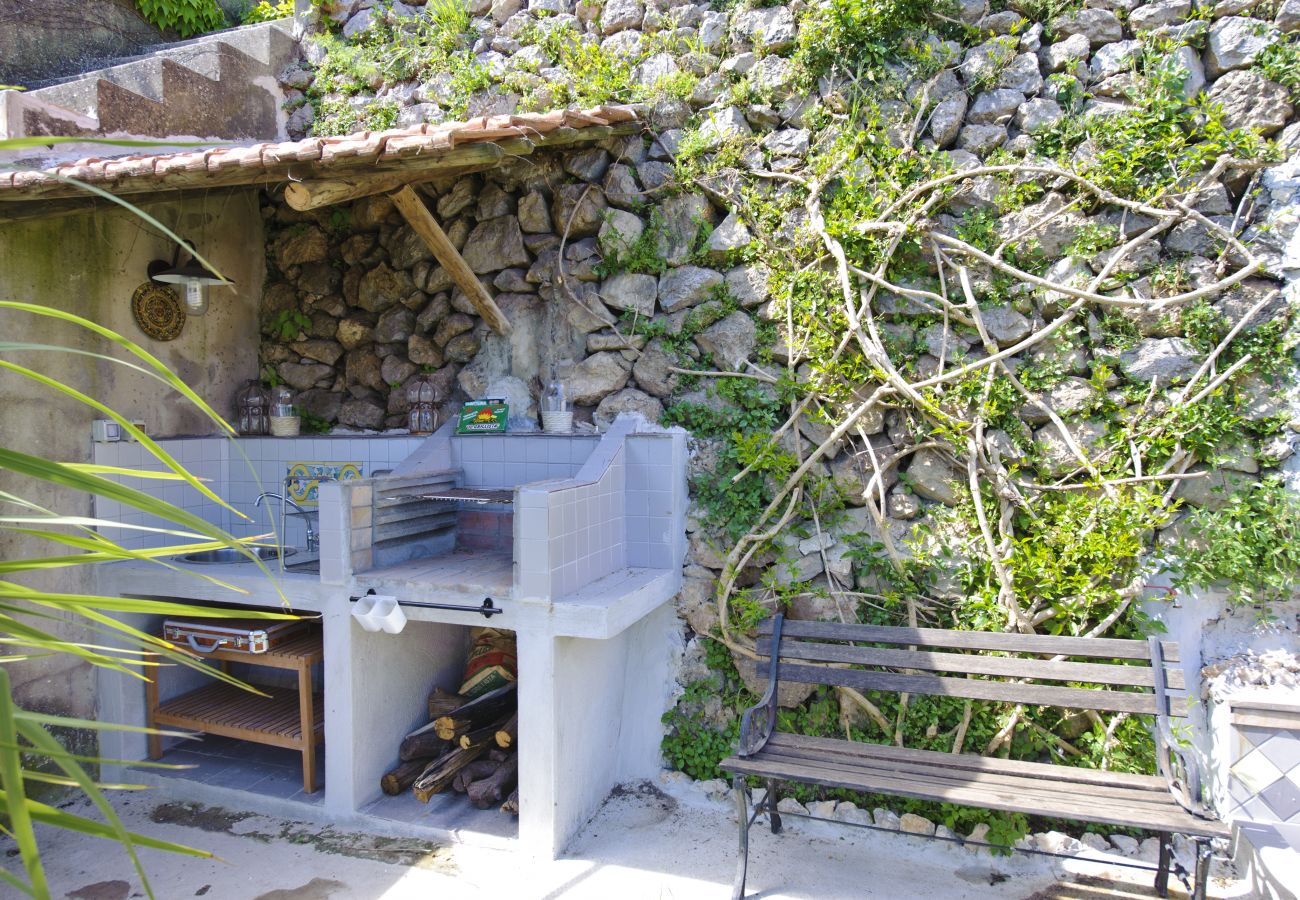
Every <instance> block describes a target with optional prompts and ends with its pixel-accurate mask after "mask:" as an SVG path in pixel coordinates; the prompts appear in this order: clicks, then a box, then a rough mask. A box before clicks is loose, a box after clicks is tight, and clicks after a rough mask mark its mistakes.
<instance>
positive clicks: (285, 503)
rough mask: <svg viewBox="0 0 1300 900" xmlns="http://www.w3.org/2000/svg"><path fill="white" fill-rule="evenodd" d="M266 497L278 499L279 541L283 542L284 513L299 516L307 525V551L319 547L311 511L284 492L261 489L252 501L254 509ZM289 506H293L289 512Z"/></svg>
mask: <svg viewBox="0 0 1300 900" xmlns="http://www.w3.org/2000/svg"><path fill="white" fill-rule="evenodd" d="M268 497H269V498H270V499H272V500H279V501H280V532H281V533H280V542H281V543H283V542H284V517H285V516H286V515H291V516H300V517H301V518H302V520H303V523H304V524H305V525H306V526H307V552H308V553H312V552H315V551H316V550H317V549H319V546H320V543H319V541H318V539H317V535H316V529H314V528H312V525H311V517H312V514H311V512H309V511H308V510H305V509H303V508H302V507H301V506H299V505H298V501H296V500H294V499H293V498H292V497H289V496H287V495H285V494H277V493H275V492H274V491H263V492H262V493H260V494H258V495H257V499H256V500H254V501H253V508H254V509H256V508H258V507H260V506H261V505H262V501H263V500H266V499H267V498H268ZM290 506H292V507H293V512H289V510H288V507H290Z"/></svg>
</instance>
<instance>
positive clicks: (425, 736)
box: [379, 682, 519, 816]
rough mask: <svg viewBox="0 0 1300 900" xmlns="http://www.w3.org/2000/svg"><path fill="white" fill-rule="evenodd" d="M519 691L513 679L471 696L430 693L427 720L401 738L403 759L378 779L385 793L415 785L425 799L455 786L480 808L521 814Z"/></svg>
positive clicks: (427, 800) (417, 794)
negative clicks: (471, 697)
mask: <svg viewBox="0 0 1300 900" xmlns="http://www.w3.org/2000/svg"><path fill="white" fill-rule="evenodd" d="M518 721H519V717H518V712H517V695H516V692H515V685H514V683H513V682H511V683H509V684H506V685H504V686H502V687H499V688H497V689H496V690H493V691H489V692H488V693H486V694H483V695H482V696H479V697H475V698H474V699H472V700H469V699H466V698H465V697H462V696H460V695H458V694H452V693H450V692H448V691H443V690H435V691H434V692H433V693H432V694H430V695H429V723H428V724H427V725H424V726H423V727H421V728H417V729H416V730H415V731H412V732H411V733H410V734H408V735H407V736H406V737H405V738H403V740H402V744H401V747H400V749H399V750H398V757H399V759H400V760H401V762H400V763H399V764H398V766H397V767H396V768H395V769H393V770H392V771H390V772H387V773H385V774H384V776H383V778H381V779H380V781H379V783H380V787H381V788H382V789H383V791H384V793H385V794H389V795H393V796H396V795H397V794H400V793H401V792H402V791H405V790H408V789H409V790H411V791H412V792H413V793H414V794H415V796H416V797H417V798H419V800H420V801H421V802H422V803H428V802H429V798H430V797H432V796H433V795H434V794H438V793H441V792H443V791H445V790H447V789H448V788H451V789H452V790H453V791H456V792H457V793H461V794H465V795H466V796H467V797H469V801H470V802H471V803H473V804H474V805H475V806H476V807H478V808H479V809H489V808H491V807H493V806H500V807H501V809H502V811H503V812H509V813H512V814H513V815H516V816H517V815H519V791H518V790H517V789H515V783H516V781H517V780H518V776H519V756H518V753H517V746H516V745H517V743H518V739H517V733H518Z"/></svg>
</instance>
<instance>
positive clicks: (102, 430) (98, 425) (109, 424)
mask: <svg viewBox="0 0 1300 900" xmlns="http://www.w3.org/2000/svg"><path fill="white" fill-rule="evenodd" d="M90 437H91V440H93V441H97V442H99V443H101V444H107V443H110V442H112V441H120V440H122V426H121V425H118V424H117V423H116V422H114V421H113V420H112V419H96V420H95V421H93V422H91V423H90Z"/></svg>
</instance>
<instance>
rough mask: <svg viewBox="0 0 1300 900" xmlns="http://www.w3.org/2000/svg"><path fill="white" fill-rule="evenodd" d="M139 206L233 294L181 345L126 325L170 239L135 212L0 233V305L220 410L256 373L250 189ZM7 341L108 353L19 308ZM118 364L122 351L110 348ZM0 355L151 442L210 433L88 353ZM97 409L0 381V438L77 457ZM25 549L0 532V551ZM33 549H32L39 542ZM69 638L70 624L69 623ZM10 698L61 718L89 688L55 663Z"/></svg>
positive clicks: (18, 487) (26, 673)
mask: <svg viewBox="0 0 1300 900" xmlns="http://www.w3.org/2000/svg"><path fill="white" fill-rule="evenodd" d="M145 209H146V211H147V212H148V213H149V214H150V215H152V216H154V217H156V218H157V219H158V220H159V221H161V222H163V223H164V224H166V225H167V226H168V227H171V228H173V229H175V230H176V231H177V232H178V233H180V234H181V235H184V236H185V237H186V238H187V239H189V240H192V241H194V242H195V243H196V245H197V246H198V247H199V249H200V251H201V252H203V253H204V255H205V256H207V257H208V258H209V259H210V260H211V261H212V262H213V264H214V265H216V266H217V267H218V268H219V269H220V270H221V271H222V273H223V274H225V275H226V276H227V277H228V278H230V279H233V281H234V282H235V284H236V288H235V289H234V290H229V289H214V290H213V293H212V301H211V309H210V311H209V313H208V315H207V316H204V317H202V318H191V319H189V320H188V321H187V322H186V324H185V328H184V331H183V332H182V334H181V336H180V337H179V338H178V339H177V340H175V341H171V342H167V343H161V342H158V341H154V340H152V339H150V338H149V337H147V336H146V335H145V334H144V333H143V332H142V331H141V330H140V329H139V327H137V325H136V324H135V321H134V318H133V316H132V313H131V295H132V293H133V292H134V290H135V288H136V287H137V286H138V285H140V284H141V283H142V282H144V281H145V280H146V275H145V268H146V266H147V264H148V262H149V261H150V260H151V259H154V258H158V257H163V258H166V259H170V258H171V253H172V247H171V244H170V243H169V241H168V240H167V239H166V238H164V237H163V236H162V235H161V234H159V233H158V232H156V231H155V230H154V229H153V228H152V227H151V226H149V225H147V224H146V223H145V222H143V221H142V220H141V219H140V218H139V217H137V216H135V215H133V214H131V213H130V212H128V211H126V210H122V209H119V208H117V207H112V208H109V209H103V210H100V211H96V212H87V213H81V214H77V215H68V216H60V217H55V218H49V219H36V220H29V221H24V222H17V223H9V224H3V225H0V298H3V299H5V300H16V301H22V302H29V303H37V304H44V305H48V306H52V307H56V308H58V309H61V310H67V311H70V312H74V313H77V314H80V315H82V316H85V317H86V318H89V319H91V320H93V321H95V322H98V323H99V324H101V325H104V326H107V327H109V328H112V329H114V330H116V331H117V332H119V333H120V334H122V335H124V336H126V337H128V338H130V339H132V340H134V341H136V342H138V343H139V344H141V345H142V346H143V347H144V348H145V349H147V350H148V351H150V352H151V353H153V354H155V355H156V356H158V357H159V358H160V359H161V360H162V361H163V362H164V363H166V364H167V365H168V366H169V367H171V369H172V370H173V371H174V372H176V373H177V374H178V375H180V376H181V377H182V378H184V379H185V380H186V381H187V382H188V383H189V384H190V386H191V387H192V388H194V389H195V390H196V391H197V392H198V394H199V395H200V396H202V397H204V398H205V399H207V400H208V401H209V402H210V403H212V405H213V406H214V407H215V408H216V410H217V411H218V412H220V413H222V414H228V413H229V411H230V405H231V400H232V399H233V396H234V393H235V391H236V390H237V388H238V386H239V385H240V384H241V383H242V382H243V380H244V379H247V378H252V377H254V376H255V375H256V374H257V342H258V338H257V333H258V306H259V303H260V301H261V293H262V283H263V280H264V276H265V249H264V240H263V232H262V220H261V216H260V214H259V211H258V204H257V196H256V193H255V192H253V191H247V192H242V193H222V194H217V195H210V196H206V197H202V196H195V197H194V198H193V199H186V200H184V201H180V200H177V201H175V202H168V203H157V204H151V205H149V206H147V207H145ZM0 335H2V336H3V339H5V340H20V341H31V342H36V343H46V344H54V345H59V346H68V347H76V348H80V349H83V350H89V351H95V352H101V353H102V352H107V348H108V346H109V345H108V343H107V342H106V341H104V340H103V339H100V338H98V337H96V336H94V335H91V334H90V333H88V332H86V331H84V330H81V329H78V328H76V327H74V326H70V325H67V324H64V323H60V322H57V321H55V320H51V319H43V318H39V317H36V316H32V315H29V314H26V313H19V312H12V311H8V310H5V311H0ZM119 355H120V353H119ZM4 356H5V358H6V359H10V360H13V361H15V362H18V363H21V364H23V365H27V366H29V367H31V368H34V369H37V370H40V371H42V372H44V373H46V374H49V375H52V376H54V377H57V378H58V379H59V380H60V381H61V382H63V383H65V384H69V385H72V386H74V387H76V388H77V389H79V390H81V391H83V392H85V393H87V394H89V395H90V396H92V397H94V398H96V399H98V400H100V401H102V402H105V403H107V404H109V405H110V406H112V407H114V408H115V409H117V410H118V411H119V412H121V413H123V414H125V415H127V416H129V417H130V418H133V419H141V420H143V421H144V422H145V423H146V430H147V431H149V432H150V433H151V434H153V435H168V436H170V435H179V434H195V433H199V434H207V433H211V431H212V429H211V426H210V425H209V424H208V423H207V422H206V421H205V420H204V419H203V418H202V417H201V416H200V415H199V414H198V413H196V412H194V411H193V410H192V409H189V408H187V407H186V406H185V405H183V404H182V402H181V401H179V400H178V399H176V397H175V395H170V396H168V395H166V394H165V393H164V392H163V390H162V388H161V385H159V384H158V383H157V382H156V381H154V380H152V379H150V378H148V377H146V376H144V375H141V374H138V373H134V372H130V371H127V370H123V369H121V368H120V367H117V366H113V365H111V364H109V363H106V362H103V361H101V360H97V359H95V358H93V357H89V356H79V355H73V354H63V353H52V352H49V351H44V352H16V351H7V352H6V353H5V354H4ZM96 417H97V416H96V414H95V413H94V412H93V411H92V410H90V409H88V408H86V407H84V406H81V405H80V404H77V403H76V402H74V401H72V400H68V399H65V398H63V397H62V396H61V395H59V394H57V393H56V392H54V391H53V390H51V389H47V388H44V387H40V386H38V385H35V384H33V383H31V382H29V381H28V380H26V379H24V378H22V377H20V376H17V375H14V374H12V373H7V372H0V442H2V443H3V445H4V446H6V447H9V448H12V449H16V450H21V451H23V452H27V453H32V454H38V455H42V456H45V457H47V458H50V459H59V460H74V461H83V462H84V461H89V460H90V449H91V440H90V423H91V421H92V420H93V419H94V418H96ZM0 481H2V482H3V484H0V487H3V488H4V489H6V490H15V491H16V492H17V493H19V494H21V495H22V496H25V497H28V498H29V499H32V500H35V501H37V502H40V503H43V504H46V505H50V506H52V507H55V508H58V509H59V510H60V511H64V512H69V513H82V514H89V513H90V504H89V500H88V499H87V498H85V497H79V496H78V497H67V496H64V497H62V498H59V497H57V496H55V494H54V493H53V492H52V491H50V490H49V489H47V488H46V487H44V486H43V485H38V484H34V483H27V484H21V483H13V481H12V479H9V478H8V477H5V476H0ZM31 552H33V547H32V546H26V547H25V546H23V545H22V544H21V542H17V541H15V540H14V539H13V538H12V537H10V536H0V556H3V557H4V558H10V559H12V558H19V557H20V555H22V554H29V553H31ZM35 552H43V551H42V550H41V548H39V546H37V547H36V548H35ZM42 586H48V587H57V588H65V589H69V590H74V591H75V590H84V589H87V588H88V581H87V580H86V577H85V573H84V572H82V571H78V570H75V569H67V570H61V571H57V572H55V573H52V574H51V575H49V576H48V577H47V578H45V579H44V581H43V582H42ZM67 628H68V629H69V631H70V633H73V632H71V628H72V626H71V625H69V626H67ZM8 671H9V672H10V676H11V677H12V678H13V679H14V683H15V688H16V690H15V693H16V695H17V699H18V700H19V702H21V703H23V704H24V705H25V706H28V707H30V708H36V709H46V710H50V711H54V712H63V713H70V714H73V715H89V714H93V713H94V711H95V693H94V680H93V678H92V676H91V673H90V672H89V671H87V668H86V667H85V666H83V665H79V664H77V663H76V662H74V661H73V660H71V659H70V658H67V657H62V656H52V657H45V658H41V659H36V660H32V661H29V662H24V663H22V664H19V665H15V666H12V667H10V668H9V669H8Z"/></svg>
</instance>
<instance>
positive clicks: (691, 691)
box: [661, 640, 757, 779]
mask: <svg viewBox="0 0 1300 900" xmlns="http://www.w3.org/2000/svg"><path fill="white" fill-rule="evenodd" d="M704 647H705V661H706V662H707V664H708V666H709V668H710V670H712V673H713V674H712V675H711V676H710V677H709V678H703V679H700V680H699V681H695V682H692V683H691V684H689V685H687V686H686V690H685V692H684V693H683V695H682V696H681V698H680V699H679V700H678V702H677V705H676V706H674V707H673V708H672V709H670V710H669V711H668V712H666V713H664V715H663V723H664V724H665V725H667V726H668V730H667V733H666V734H665V735H664V738H663V742H662V744H661V749H662V750H663V754H664V758H665V759H667V760H668V761H669V763H671V764H672V766H673V767H674V768H676V769H679V770H681V771H683V772H685V773H686V774H687V775H690V776H691V777H692V778H699V779H709V778H720V777H723V773H722V771H721V770H720V769H719V768H718V763H720V762H722V760H723V759H725V758H726V757H727V756H729V755H730V754H731V752H732V750H733V749H734V747H735V745H736V741H737V740H738V739H739V738H740V716H739V715H736V716H735V717H734V718H732V719H731V721H730V722H729V723H728V724H727V726H726V727H725V728H724V729H722V730H719V729H718V728H717V727H716V726H714V725H712V724H710V722H709V719H708V716H706V715H705V713H704V707H705V704H706V703H708V701H709V700H710V699H711V698H714V697H718V698H721V700H722V702H723V704H724V708H728V709H733V710H739V709H743V708H745V707H747V706H750V705H752V704H753V703H754V702H755V701H756V699H757V698H755V697H754V696H753V695H752V694H750V693H749V692H748V691H747V690H745V686H744V682H743V681H741V679H740V674H739V673H738V672H737V671H736V666H735V663H733V662H732V660H731V654H730V652H729V651H728V650H727V648H726V646H725V645H723V644H721V643H718V642H717V641H712V640H709V641H706V642H705V644H704Z"/></svg>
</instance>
